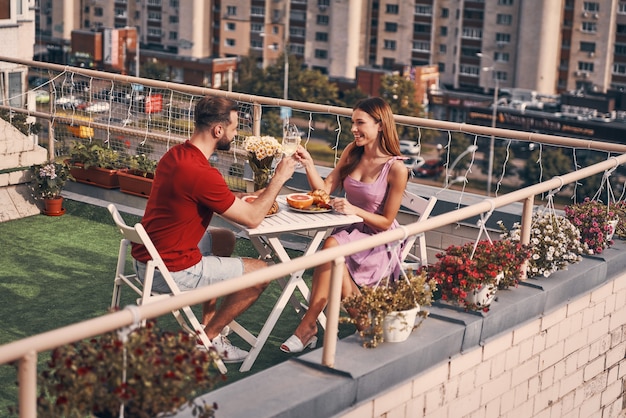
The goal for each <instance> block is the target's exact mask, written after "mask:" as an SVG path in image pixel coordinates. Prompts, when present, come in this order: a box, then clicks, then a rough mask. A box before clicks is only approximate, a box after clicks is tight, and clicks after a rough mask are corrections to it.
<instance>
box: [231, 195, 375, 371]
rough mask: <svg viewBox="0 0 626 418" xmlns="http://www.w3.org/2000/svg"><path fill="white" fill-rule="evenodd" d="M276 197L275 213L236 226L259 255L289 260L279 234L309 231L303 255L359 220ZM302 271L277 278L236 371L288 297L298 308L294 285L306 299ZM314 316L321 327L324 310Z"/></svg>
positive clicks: (269, 328) (259, 343) (263, 337)
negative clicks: (252, 224) (304, 209)
mask: <svg viewBox="0 0 626 418" xmlns="http://www.w3.org/2000/svg"><path fill="white" fill-rule="evenodd" d="M276 200H277V202H278V205H279V207H280V210H279V212H278V213H277V214H275V215H272V216H268V217H267V218H265V220H264V221H263V222H261V224H260V225H259V226H258V227H256V228H244V227H241V226H239V227H240V228H241V230H242V232H243V233H244V234H245V235H246V236H247V237H248V238H250V241H251V242H252V244H253V245H254V247H255V248H256V250H257V251H258V252H259V254H260V255H261V257H263V258H267V257H270V256H271V254H272V253H274V254H276V256H277V257H278V259H279V260H280V261H281V262H283V263H284V262H287V261H290V260H291V258H290V257H289V254H287V251H286V250H285V247H284V246H283V243H282V242H281V241H280V235H281V234H287V233H297V232H301V233H308V234H310V236H311V240H310V242H309V243H308V245H307V246H306V249H305V250H304V254H303V256H307V255H310V254H313V253H315V252H316V251H317V250H318V249H319V247H320V245H321V243H322V241H323V240H324V238H326V236H327V235H329V234H330V232H331V231H332V230H333V229H334V228H335V227H338V226H343V225H350V224H353V223H356V222H361V221H362V220H363V219H361V217H359V216H356V215H342V214H339V213H336V212H326V213H299V212H296V211H293V210H291V209H290V208H289V206H288V205H287V203H286V200H285V196H278V198H277V199H276ZM303 273H304V270H300V271H296V272H294V273H293V274H292V275H291V277H290V278H289V280H284V279H282V280H281V279H279V280H278V281H279V283H280V284H281V286H282V287H283V291H282V293H281V295H280V297H279V298H278V300H277V301H276V304H275V305H274V308H273V309H272V312H271V313H270V315H269V316H268V318H267V320H266V321H265V324H264V325H263V328H262V329H261V332H260V333H259V335H258V336H257V338H256V343H255V344H253V346H252V348H251V349H250V354H249V355H248V357H246V359H245V360H244V362H243V364H242V365H241V368H240V369H239V370H240V371H242V372H245V371H248V370H250V368H251V367H252V364H253V363H254V361H255V360H256V358H257V356H258V355H259V352H260V351H261V349H262V348H263V345H265V342H266V341H267V338H268V337H269V335H270V333H271V332H272V329H274V326H275V325H276V322H277V321H278V318H279V317H280V315H281V313H282V312H283V310H284V308H285V306H286V305H287V302H288V301H290V300H291V304H292V305H293V306H294V308H295V309H296V312H300V308H301V304H300V303H299V302H298V300H297V299H296V298H295V295H294V291H295V290H296V289H298V290H299V291H300V293H301V294H302V296H303V297H304V298H305V299H306V300H308V299H309V288H308V287H307V285H306V283H305V282H304V280H303V279H302V275H303ZM318 319H319V321H320V323H321V324H322V327H324V326H325V324H326V318H325V317H324V314H321V315H320V318H318Z"/></svg>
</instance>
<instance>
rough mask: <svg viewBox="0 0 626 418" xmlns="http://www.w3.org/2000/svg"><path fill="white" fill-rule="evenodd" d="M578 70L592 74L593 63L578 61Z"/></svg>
mask: <svg viewBox="0 0 626 418" xmlns="http://www.w3.org/2000/svg"><path fill="white" fill-rule="evenodd" d="M578 69H579V70H580V71H589V72H590V73H591V72H593V62H586V61H578Z"/></svg>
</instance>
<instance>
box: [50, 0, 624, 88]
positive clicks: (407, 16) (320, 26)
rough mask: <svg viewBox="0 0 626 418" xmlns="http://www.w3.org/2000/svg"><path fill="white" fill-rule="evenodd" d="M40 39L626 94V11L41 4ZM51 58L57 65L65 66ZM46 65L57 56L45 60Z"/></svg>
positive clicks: (339, 72)
mask: <svg viewBox="0 0 626 418" xmlns="http://www.w3.org/2000/svg"><path fill="white" fill-rule="evenodd" d="M40 2H41V3H40V6H41V7H40V9H39V16H38V17H39V18H38V39H39V40H41V41H42V42H43V43H44V44H45V45H48V48H49V49H53V51H52V52H54V49H56V51H59V50H60V51H61V52H63V50H64V49H66V48H67V46H68V45H69V38H70V34H71V31H72V30H74V29H98V28H102V27H113V28H121V27H125V26H134V27H137V28H138V35H139V40H140V45H141V51H142V53H143V54H145V56H146V57H151V56H152V55H155V54H157V53H158V56H159V57H160V59H165V58H167V57H168V55H169V57H170V58H171V59H170V60H169V61H170V63H169V65H170V66H171V67H172V71H173V72H174V74H175V75H176V77H177V78H178V79H185V76H184V72H185V71H186V68H188V67H189V65H187V67H186V66H185V65H183V64H176V61H177V60H178V61H187V62H190V61H194V60H201V59H206V58H209V57H213V58H220V57H238V56H244V55H250V56H253V57H256V58H257V59H258V62H259V65H261V66H267V65H270V64H272V63H274V62H276V60H277V59H278V58H279V57H280V56H281V53H282V52H283V51H285V50H287V51H288V53H289V54H292V55H295V56H297V57H299V58H302V59H303V60H304V62H305V64H306V65H307V66H308V67H309V68H314V69H317V70H319V71H321V72H322V73H324V74H327V75H328V76H329V77H330V78H332V79H342V80H354V79H355V74H356V68H357V67H359V66H361V67H362V66H370V67H374V68H380V69H388V70H396V69H399V68H403V67H406V66H421V65H436V66H437V67H438V68H439V75H440V80H441V83H442V84H443V85H445V86H446V87H449V88H452V89H466V90H474V91H485V92H489V91H492V90H493V89H494V88H495V86H496V84H498V86H499V87H500V88H522V89H529V90H535V91H537V92H538V93H540V94H555V93H559V92H562V91H567V90H573V89H581V88H585V89H591V90H595V91H600V92H604V91H607V90H608V89H609V88H622V87H624V86H626V0H593V1H589V0H472V1H470V0H139V1H137V0H114V1H112V2H110V1H108V0H40ZM63 55H64V54H61V55H58V54H54V53H52V54H51V57H52V59H50V60H51V61H57V62H58V61H59V60H61V59H64V58H65V57H64V56H63ZM49 58H50V57H49Z"/></svg>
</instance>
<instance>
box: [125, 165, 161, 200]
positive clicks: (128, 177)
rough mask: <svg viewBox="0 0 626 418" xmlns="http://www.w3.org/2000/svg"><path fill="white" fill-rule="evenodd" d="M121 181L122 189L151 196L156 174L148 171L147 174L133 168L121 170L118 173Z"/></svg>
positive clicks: (134, 193)
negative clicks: (144, 174)
mask: <svg viewBox="0 0 626 418" xmlns="http://www.w3.org/2000/svg"><path fill="white" fill-rule="evenodd" d="M117 178H118V180H119V183H120V191H121V192H123V193H127V194H132V195H135V196H140V197H145V198H147V197H149V196H150V192H151V191H152V183H153V182H154V174H152V173H148V174H147V175H146V176H143V175H142V174H140V173H138V172H135V171H133V170H128V171H120V172H119V173H117Z"/></svg>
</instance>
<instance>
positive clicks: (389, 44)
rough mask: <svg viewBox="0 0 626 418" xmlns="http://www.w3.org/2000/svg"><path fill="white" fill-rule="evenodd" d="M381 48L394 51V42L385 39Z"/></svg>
mask: <svg viewBox="0 0 626 418" xmlns="http://www.w3.org/2000/svg"><path fill="white" fill-rule="evenodd" d="M383 48H384V49H389V50H392V51H395V50H396V41H392V40H390V39H385V40H384V42H383Z"/></svg>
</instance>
